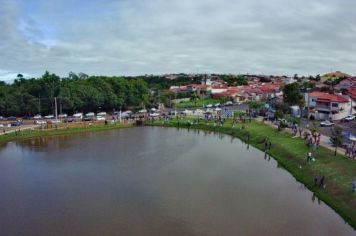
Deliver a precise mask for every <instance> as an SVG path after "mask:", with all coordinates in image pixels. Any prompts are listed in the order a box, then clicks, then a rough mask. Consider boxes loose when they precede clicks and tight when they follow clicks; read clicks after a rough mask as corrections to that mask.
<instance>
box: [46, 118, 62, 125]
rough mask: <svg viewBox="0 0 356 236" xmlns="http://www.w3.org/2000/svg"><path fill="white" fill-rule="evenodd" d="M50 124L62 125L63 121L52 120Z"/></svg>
mask: <svg viewBox="0 0 356 236" xmlns="http://www.w3.org/2000/svg"><path fill="white" fill-rule="evenodd" d="M49 123H50V124H59V123H61V121H60V120H56V119H52V120H50V121H49Z"/></svg>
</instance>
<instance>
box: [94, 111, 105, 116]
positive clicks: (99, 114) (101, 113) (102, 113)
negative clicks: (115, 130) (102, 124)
mask: <svg viewBox="0 0 356 236" xmlns="http://www.w3.org/2000/svg"><path fill="white" fill-rule="evenodd" d="M96 115H97V116H103V117H105V116H106V112H105V111H103V112H99V113H98V114H96Z"/></svg>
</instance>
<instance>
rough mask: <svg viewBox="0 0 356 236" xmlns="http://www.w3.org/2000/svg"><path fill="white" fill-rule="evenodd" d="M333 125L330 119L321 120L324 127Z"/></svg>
mask: <svg viewBox="0 0 356 236" xmlns="http://www.w3.org/2000/svg"><path fill="white" fill-rule="evenodd" d="M333 125H334V123H333V122H331V121H329V120H325V121H322V122H320V126H322V127H331V126H333Z"/></svg>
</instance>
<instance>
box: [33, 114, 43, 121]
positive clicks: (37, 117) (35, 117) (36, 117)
mask: <svg viewBox="0 0 356 236" xmlns="http://www.w3.org/2000/svg"><path fill="white" fill-rule="evenodd" d="M33 119H34V120H39V119H42V116H41V115H35V116H34V117H33Z"/></svg>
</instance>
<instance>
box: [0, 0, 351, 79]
mask: <svg viewBox="0 0 356 236" xmlns="http://www.w3.org/2000/svg"><path fill="white" fill-rule="evenodd" d="M0 4H1V6H4V7H2V8H1V9H0V28H1V29H3V30H2V31H3V32H5V35H4V36H0V49H1V53H2V54H3V55H2V56H1V57H0V68H3V69H4V70H8V71H16V72H17V73H29V74H33V75H40V74H42V73H43V72H44V71H45V70H50V71H51V72H54V73H58V74H60V75H65V74H67V73H68V72H69V71H78V72H79V71H82V72H86V73H88V74H106V75H113V74H116V75H121V74H146V73H169V72H217V73H219V72H220V73H264V74H289V75H291V74H294V73H298V74H318V73H324V72H327V71H330V70H342V71H345V72H348V73H353V74H356V69H355V61H356V55H355V54H354V53H353V52H355V51H356V44H355V42H356V31H355V25H356V15H355V14H354V12H353V9H356V2H355V1H349V0H340V1H333V0H324V1H322V0H316V1H307V0H301V1H291V0H290V1H285V0H268V1H267V0H261V1H247V0H224V1H221V0H206V1H191V0H181V1H173V0H172V1H168V0H149V1H148V0H147V1H142V0H122V1H111V0H105V1H85V4H84V3H83V2H81V1H73V0H63V1H60V0H53V1H44V0H42V1H37V2H36V7H34V6H32V5H31V3H28V2H27V3H25V2H24V1H19V0H18V1H15V2H14V1H10V0H0ZM34 9H35V10H34ZM2 35H3V34H2Z"/></svg>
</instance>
